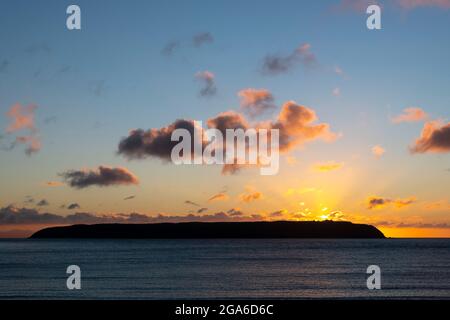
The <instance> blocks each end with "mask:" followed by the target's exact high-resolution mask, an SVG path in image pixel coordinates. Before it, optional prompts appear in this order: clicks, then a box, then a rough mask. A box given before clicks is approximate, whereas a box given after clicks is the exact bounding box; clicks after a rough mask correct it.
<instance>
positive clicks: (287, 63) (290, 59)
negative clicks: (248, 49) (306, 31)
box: [262, 43, 316, 75]
mask: <svg viewBox="0 0 450 320" xmlns="http://www.w3.org/2000/svg"><path fill="white" fill-rule="evenodd" d="M315 63H316V56H315V55H314V54H313V53H312V52H311V45H310V44H309V43H304V44H302V45H300V46H299V47H298V48H297V49H295V50H294V51H293V52H291V53H290V54H289V55H285V56H283V55H278V54H272V55H268V56H266V57H265V58H264V61H263V64H262V73H263V74H265V75H278V74H282V73H286V72H288V71H290V70H291V69H292V68H294V67H295V66H296V65H298V64H302V65H303V66H312V65H314V64H315Z"/></svg>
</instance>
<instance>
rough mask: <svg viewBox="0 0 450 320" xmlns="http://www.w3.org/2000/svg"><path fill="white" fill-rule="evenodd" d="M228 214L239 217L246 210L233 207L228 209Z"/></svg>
mask: <svg viewBox="0 0 450 320" xmlns="http://www.w3.org/2000/svg"><path fill="white" fill-rule="evenodd" d="M227 214H228V215H230V216H232V217H239V216H243V215H244V212H242V211H241V210H240V209H239V208H232V209H230V210H228V211H227Z"/></svg>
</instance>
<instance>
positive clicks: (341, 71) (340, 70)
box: [333, 66, 345, 76]
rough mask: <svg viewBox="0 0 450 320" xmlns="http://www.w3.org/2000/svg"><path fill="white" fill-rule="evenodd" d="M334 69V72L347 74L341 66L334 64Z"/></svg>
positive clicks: (340, 74)
mask: <svg viewBox="0 0 450 320" xmlns="http://www.w3.org/2000/svg"><path fill="white" fill-rule="evenodd" d="M333 71H334V73H336V74H337V75H339V76H344V75H345V72H344V70H342V68H341V67H339V66H334V69H333Z"/></svg>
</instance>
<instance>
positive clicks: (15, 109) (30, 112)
mask: <svg viewBox="0 0 450 320" xmlns="http://www.w3.org/2000/svg"><path fill="white" fill-rule="evenodd" d="M36 109H37V106H36V105H28V106H26V107H23V106H22V105H21V104H19V103H16V104H15V105H13V106H12V107H11V108H10V109H9V110H8V112H7V113H6V116H7V117H8V118H10V123H9V125H8V127H7V128H6V132H7V133H8V134H12V133H15V132H18V131H21V130H28V131H29V134H27V135H20V136H16V137H15V140H14V141H13V142H12V143H11V145H10V147H9V148H7V150H12V149H14V147H15V146H16V145H18V144H23V145H25V146H26V148H25V153H26V154H27V155H29V156H30V155H32V154H33V153H36V152H38V151H39V150H40V149H41V147H42V144H41V140H40V138H39V136H38V135H37V129H36V126H35V122H34V111H35V110H36Z"/></svg>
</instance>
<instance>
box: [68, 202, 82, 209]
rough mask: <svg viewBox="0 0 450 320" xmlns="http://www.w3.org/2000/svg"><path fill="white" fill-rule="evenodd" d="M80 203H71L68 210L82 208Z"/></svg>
mask: <svg viewBox="0 0 450 320" xmlns="http://www.w3.org/2000/svg"><path fill="white" fill-rule="evenodd" d="M80 208H81V207H80V205H79V204H78V203H71V204H69V205H68V206H67V210H75V209H80Z"/></svg>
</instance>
